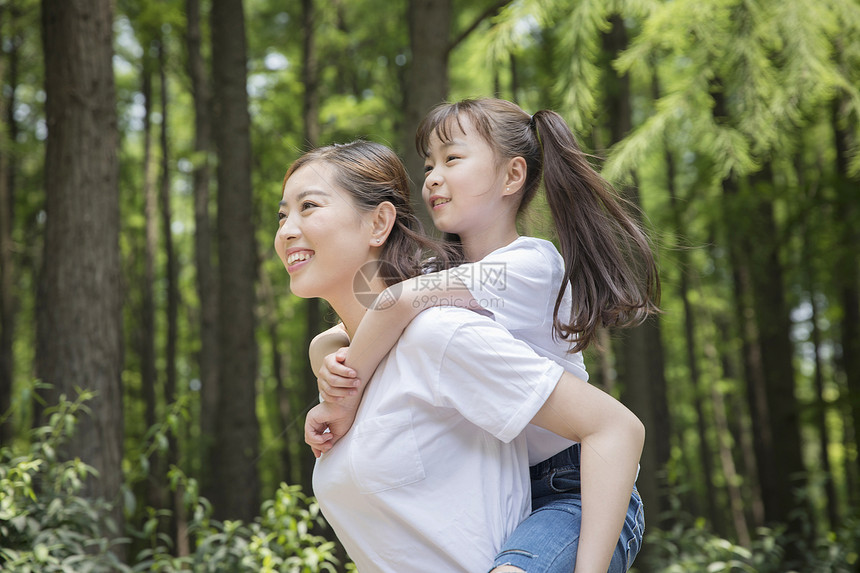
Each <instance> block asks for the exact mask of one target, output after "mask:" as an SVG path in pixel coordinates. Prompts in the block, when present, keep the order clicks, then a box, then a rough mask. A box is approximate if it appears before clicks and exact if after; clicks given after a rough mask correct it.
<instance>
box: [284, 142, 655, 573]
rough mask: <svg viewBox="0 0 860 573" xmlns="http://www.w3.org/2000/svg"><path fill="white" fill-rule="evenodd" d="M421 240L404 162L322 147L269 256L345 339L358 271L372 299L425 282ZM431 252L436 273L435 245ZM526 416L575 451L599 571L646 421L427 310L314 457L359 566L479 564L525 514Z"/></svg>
mask: <svg viewBox="0 0 860 573" xmlns="http://www.w3.org/2000/svg"><path fill="white" fill-rule="evenodd" d="M431 246H432V243H431V242H430V241H429V240H427V239H423V238H422V237H421V235H420V229H419V227H418V225H417V220H416V219H415V217H414V215H413V214H412V212H411V210H410V209H409V203H408V178H407V177H406V174H405V171H404V170H403V167H402V164H401V163H400V161H399V159H397V157H396V155H394V153H393V152H391V151H390V150H388V149H387V148H385V147H384V146H380V145H377V144H372V143H366V142H355V143H352V144H348V145H345V146H331V147H327V148H322V149H318V150H315V151H312V152H310V153H308V154H305V155H304V156H302V157H301V158H300V159H299V160H297V161H296V162H295V163H294V164H293V165H292V166H291V168H290V170H289V171H288V172H287V175H286V177H285V180H284V187H283V197H282V201H281V206H280V211H279V229H278V233H277V234H276V237H275V248H276V250H277V252H278V254H279V256H280V257H281V259H282V261H283V262H284V265H285V267H286V268H287V271H288V272H289V273H290V277H291V280H290V286H291V289H292V290H293V292H294V293H295V294H297V295H298V296H302V297H311V296H316V297H321V298H324V299H325V300H327V301H328V302H329V303H330V304H331V306H332V308H333V309H334V310H335V312H337V314H338V315H339V316H340V318H341V320H342V321H343V325H344V328H345V329H346V332H347V334H352V333H354V332H355V329H356V328H357V325H358V324H359V322H360V321H361V318H362V316H363V315H364V313H365V311H366V304H364V303H363V301H362V300H359V299H358V298H357V296H356V293H355V288H354V281H355V279H356V277H357V276H360V277H366V278H367V282H368V284H367V287H368V289H367V290H369V291H370V292H382V291H383V289H385V287H387V286H390V285H392V284H396V283H397V282H400V281H402V280H403V279H404V278H408V277H410V276H415V275H418V274H419V273H421V272H422V270H423V266H422V260H423V257H424V256H425V255H426V254H427V253H426V252H425V251H426V249H427V247H431ZM433 251H434V252H432V254H433V255H435V258H434V260H435V263H436V264H437V265H443V264H444V263H445V261H446V256H445V253H444V251H443V250H441V249H433ZM323 408H325V409H326V413H327V414H328V416H327V418H326V423H327V425H329V426H330V427H332V428H336V427H337V424H338V423H339V422H340V421H341V418H342V417H343V415H344V413H343V412H340V411H339V410H338V406H337V405H336V404H334V403H328V402H326V403H324V404H323ZM349 416H350V417H351V414H349ZM529 422H531V423H534V424H536V425H538V426H540V427H543V428H545V429H547V430H550V431H552V432H554V433H556V434H558V435H560V436H563V437H565V438H567V439H570V440H574V441H578V442H580V443H581V444H582V451H583V460H582V497H583V524H584V525H583V530H582V532H581V538H580V545H583V544H586V543H587V544H594V545H597V546H605V547H607V548H608V549H607V551H602V552H601V551H596V552H590V553H589V554H588V557H587V558H581V559H579V560H578V561H577V564H576V571H577V572H580V573H581V572H583V571H594V572H599V573H605V571H606V570H607V567H608V565H609V557H610V556H611V553H612V548H613V547H614V545H615V543H616V541H617V539H618V536H619V532H620V528H621V523H622V522H623V518H624V514H625V512H626V509H627V504H628V500H629V498H630V494H631V490H632V486H633V482H634V478H635V474H636V469H637V463H638V460H639V455H640V453H641V449H642V443H643V439H644V429H643V428H642V425H641V423H640V422H639V420H638V419H636V417H635V416H634V415H633V414H632V413H631V412H629V411H628V410H627V409H626V408H624V406H622V405H621V404H620V403H618V402H617V401H616V400H614V399H613V398H611V397H610V396H608V395H606V394H605V393H603V392H601V391H599V390H597V389H596V388H594V387H592V386H590V385H588V384H587V383H586V382H584V381H583V380H581V379H578V378H576V377H575V376H573V375H572V374H570V373H568V372H565V371H564V370H563V368H562V367H561V366H559V365H558V364H556V363H554V362H553V361H551V360H549V359H545V358H541V357H539V356H538V355H536V354H535V353H534V352H533V351H532V350H531V349H530V348H529V347H528V346H527V345H526V344H525V343H522V342H519V341H517V340H515V339H514V338H513V337H512V336H511V335H510V334H509V333H508V332H507V331H506V330H505V329H504V328H502V327H501V326H499V325H498V324H496V323H495V322H493V321H492V320H490V319H488V318H486V317H483V316H480V315H478V314H475V313H472V312H469V311H467V310H462V309H457V308H438V309H431V310H429V311H427V312H424V313H422V314H421V315H419V316H418V317H417V318H416V319H414V320H413V321H412V322H411V323H410V325H409V327H408V328H407V329H406V330H405V331H404V333H403V335H402V336H401V338H400V340H399V341H398V343H397V344H396V345H395V347H394V348H393V349H392V351H391V352H390V353H389V354H388V356H387V357H386V359H385V360H384V361H383V362H382V363H381V364H380V366H379V367H378V368H377V370H376V372H375V374H374V376H373V383H372V384H370V385H369V386H368V389H367V391H366V393H365V395H364V397H363V399H362V403H361V406H360V407H359V410H358V414H357V415H356V417H355V423H354V425H353V429H352V431H351V432H349V433H348V434H347V435H346V436H345V437H344V438H342V439H341V441H340V442H339V445H338V447H337V448H336V449H334V450H332V451H331V452H329V453H327V454H325V455H324V456H323V457H322V458H321V459H320V461H319V462H318V464H317V467H316V469H315V471H314V490H315V493H316V495H317V498H318V499H319V502H320V505H321V507H322V509H323V513H324V514H325V515H326V517H327V519H328V520H329V522H330V523H331V525H332V527H333V528H334V529H335V532H336V533H337V534H338V537H339V538H340V539H341V541H342V542H343V543H344V546H345V547H346V548H347V551H348V552H349V554H350V556H351V557H352V559H353V560H354V561H355V562H356V564H357V565H358V567H359V570H361V571H363V572H366V571H397V572H404V571H470V572H474V571H482V570H486V569H488V568H489V566H490V564H491V563H492V561H493V557H494V555H495V554H496V553H497V552H498V549H499V548H500V547H501V544H502V542H503V541H504V540H505V539H506V538H507V536H508V535H510V533H511V532H512V531H513V529H514V528H515V527H516V525H517V524H518V523H519V521H520V520H521V519H522V518H524V517H525V516H526V515H527V514H528V512H529V481H528V480H529V476H528V456H527V451H526V447H525V439H524V438H523V437H522V436H521V435H520V432H521V431H522V430H523V428H525V427H526V425H527V424H528V423H529ZM333 431H334V429H333ZM586 516H588V517H587V518H586ZM586 523H587V524H588V526H587V527H586V526H585V524H586ZM499 570H500V571H501V570H502V569H499ZM512 570H514V569H512Z"/></svg>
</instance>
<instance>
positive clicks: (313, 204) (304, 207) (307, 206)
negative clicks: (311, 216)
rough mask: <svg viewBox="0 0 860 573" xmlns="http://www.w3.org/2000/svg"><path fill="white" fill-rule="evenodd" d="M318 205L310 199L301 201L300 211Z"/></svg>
mask: <svg viewBox="0 0 860 573" xmlns="http://www.w3.org/2000/svg"><path fill="white" fill-rule="evenodd" d="M318 206H319V205H317V204H316V203H312V202H310V201H305V202H303V203H302V211H307V210H308V209H310V208H311V207H318Z"/></svg>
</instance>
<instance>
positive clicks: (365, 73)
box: [0, 0, 860, 572]
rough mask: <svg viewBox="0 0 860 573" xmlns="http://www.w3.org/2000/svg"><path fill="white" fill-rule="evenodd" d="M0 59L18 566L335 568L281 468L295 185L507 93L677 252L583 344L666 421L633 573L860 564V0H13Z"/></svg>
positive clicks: (602, 376)
mask: <svg viewBox="0 0 860 573" xmlns="http://www.w3.org/2000/svg"><path fill="white" fill-rule="evenodd" d="M0 45H2V58H0V79H2V86H3V90H2V101H0V119H2V134H0V138H2V139H0V287H2V290H0V415H2V417H0V444H2V450H0V452H2V455H0V563H3V562H4V561H5V562H6V564H7V565H8V566H10V567H11V568H12V569H14V570H21V571H28V570H32V571H48V570H63V569H62V568H61V567H63V566H66V567H69V569H67V570H84V569H81V568H80V567H82V565H81V564H83V563H89V564H90V565H89V567H92V569H91V570H100V569H99V567H102V568H103V569H101V570H118V569H123V570H130V568H135V570H148V569H151V570H161V571H168V570H179V569H181V568H183V567H186V568H187V567H194V568H195V570H207V571H208V570H212V571H215V570H255V571H262V570H271V571H276V570H283V571H316V570H341V569H343V568H344V567H346V565H344V563H345V561H346V558H345V556H344V555H343V553H342V551H341V550H340V549H339V548H338V546H337V545H336V543H330V542H326V541H324V538H325V537H328V538H329V539H333V536H332V535H331V533H330V532H329V531H328V530H327V529H326V528H325V526H324V525H323V524H322V523H321V521H320V518H319V516H318V514H317V508H316V505H315V504H314V503H313V500H312V499H308V498H306V497H304V496H303V495H302V494H301V493H300V492H299V490H298V488H297V487H287V486H285V485H284V484H294V486H300V488H301V490H302V491H304V492H305V493H306V494H308V495H309V494H310V493H311V487H310V473H311V469H312V465H313V457H312V456H311V454H310V450H309V449H308V448H307V447H306V446H305V445H304V443H303V441H302V423H303V420H304V412H305V411H306V410H307V409H308V407H309V406H310V405H312V404H313V403H314V402H315V400H316V389H315V388H316V386H315V380H314V375H313V373H312V372H311V371H310V369H309V366H308V363H307V352H306V350H307V345H308V341H309V339H310V338H311V337H312V336H313V335H314V334H315V333H317V332H319V331H320V330H322V329H324V328H326V327H327V325H329V324H331V323H332V322H333V321H335V320H336V317H334V316H333V315H332V313H331V310H330V309H328V308H327V307H325V306H324V305H323V304H321V303H320V302H318V301H314V300H301V299H298V298H297V297H294V296H292V295H291V294H290V293H289V281H288V276H287V274H286V272H285V271H284V269H283V266H282V264H281V263H280V261H279V260H278V259H277V257H276V256H275V254H274V251H273V248H272V239H273V236H274V233H275V230H276V226H277V219H276V212H277V204H278V201H279V199H280V189H281V183H282V178H283V175H284V173H285V172H286V169H287V168H288V167H289V165H290V163H291V161H292V160H293V159H295V158H296V157H297V156H298V155H299V154H300V153H301V152H302V151H303V150H306V149H308V148H309V147H311V146H315V145H320V144H327V143H330V142H345V141H349V140H352V139H355V138H359V137H360V138H366V139H370V140H374V141H379V142H382V143H385V144H388V145H390V146H392V147H393V148H395V149H396V150H397V151H398V153H399V154H400V155H401V157H403V159H404V160H405V161H406V163H407V166H408V167H409V169H410V174H411V176H412V178H413V180H414V181H419V182H420V181H421V178H422V177H421V162H420V159H419V158H418V156H417V154H416V153H415V151H414V144H413V135H414V132H415V128H416V126H417V123H418V121H419V120H420V118H421V117H422V116H423V114H424V113H425V112H426V110H427V109H429V107H430V106H432V105H434V104H436V103H438V102H441V101H443V100H446V99H459V98H462V97H474V96H493V95H495V96H499V97H502V98H506V99H510V100H513V101H516V102H517V103H519V104H520V105H521V106H523V108H524V109H526V110H527V111H529V112H534V111H536V110H538V109H543V108H550V109H554V110H556V111H558V112H560V113H561V114H562V115H563V116H564V117H565V118H566V119H567V120H568V122H569V123H570V125H571V126H572V127H573V128H574V130H575V131H576V132H577V134H578V136H579V138H580V140H581V142H582V144H583V146H584V148H585V149H586V150H587V151H589V152H591V153H593V154H594V156H595V164H596V166H597V167H598V168H599V169H601V170H602V172H603V173H604V175H605V176H606V177H608V178H609V179H610V180H611V181H613V182H614V183H616V184H617V186H618V188H619V189H620V190H621V192H622V193H624V194H625V195H626V196H627V197H628V198H629V199H630V200H631V201H633V202H634V203H636V204H638V205H639V206H640V207H641V209H642V213H643V216H644V218H645V219H644V220H645V223H646V225H647V226H648V228H649V229H650V230H651V233H652V234H653V236H654V238H655V244H656V246H657V249H658V253H659V259H660V267H661V278H662V281H663V308H664V310H665V312H664V313H663V314H662V315H660V316H659V317H657V318H655V319H653V320H651V321H649V322H647V323H645V324H643V325H642V326H640V327H638V328H636V329H633V330H630V331H627V332H612V331H608V332H604V333H602V340H603V343H604V344H603V350H602V351H596V350H590V351H589V353H588V355H587V357H586V363H587V366H588V369H589V371H590V372H591V375H592V379H591V380H592V382H593V383H594V384H597V385H599V386H601V387H603V388H605V389H606V390H607V391H609V392H611V393H613V394H614V395H616V396H618V397H619V398H620V399H621V400H622V401H623V402H624V403H625V404H627V405H628V406H629V407H630V408H631V409H633V410H634V411H635V412H636V413H637V414H638V415H639V417H640V418H641V419H642V420H643V421H644V422H645V424H646V427H647V431H648V438H647V443H646V449H645V453H644V455H643V459H642V470H641V474H640V478H639V488H640V491H641V492H642V494H643V497H644V499H645V502H646V507H647V520H648V531H647V533H646V537H645V549H644V551H643V554H642V555H641V556H640V558H639V559H638V560H637V562H636V565H635V568H636V569H637V570H639V571H774V572H776V571H789V570H797V571H856V570H857V567H858V554H857V547H858V545H859V544H858V540H860V520H858V517H860V512H858V509H860V456H858V447H857V442H858V430H860V302H858V301H860V263H858V252H860V122H858V112H860V89H858V88H860V3H858V2H857V1H856V0H788V1H786V0H696V1H692V0H674V1H658V0H609V1H605V0H518V1H498V0H483V1H482V0H469V1H466V0H385V1H384V2H383V1H380V0H348V1H347V0H333V1H328V2H322V1H319V0H244V1H243V0H211V1H207V0H150V1H144V0H115V1H111V0H42V1H41V2H39V1H37V0H3V1H2V2H0ZM419 210H420V212H421V213H424V212H425V211H424V209H423V207H421V206H419ZM426 220H427V219H426V214H425V221H426ZM522 229H523V232H525V233H529V234H535V235H537V236H542V237H546V238H549V239H552V238H553V237H552V232H551V229H550V224H549V216H548V213H547V211H546V207H545V205H544V204H543V203H542V202H541V200H538V201H536V205H535V206H534V207H533V208H532V209H531V212H530V213H529V215H528V216H527V217H526V218H524V220H523V221H522ZM264 500H266V501H264ZM338 563H339V565H338ZM16 567H17V568H16ZM52 567H55V569H52ZM219 567H221V568H220V569H219Z"/></svg>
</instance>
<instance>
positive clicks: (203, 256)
mask: <svg viewBox="0 0 860 573" xmlns="http://www.w3.org/2000/svg"><path fill="white" fill-rule="evenodd" d="M185 13H186V16H187V38H186V40H187V46H188V75H189V77H190V78H191V92H192V95H193V97H194V158H195V159H194V172H193V175H192V178H193V189H194V190H193V195H194V262H195V265H194V266H195V269H196V277H197V280H196V286H197V299H198V300H199V304H200V310H199V313H200V316H199V320H200V322H199V329H200V351H199V353H198V355H197V363H198V365H199V368H200V434H201V444H200V448H199V450H200V451H201V452H208V451H210V449H211V448H212V447H214V443H213V437H214V436H215V421H216V415H217V408H218V369H217V362H218V360H217V356H218V354H217V348H218V329H217V326H218V324H217V323H218V295H217V286H218V285H217V283H216V282H215V277H214V269H213V265H212V222H211V217H210V215H209V181H210V178H211V167H210V160H209V156H210V154H211V152H212V146H213V143H212V127H211V124H212V120H211V117H210V116H211V114H210V112H209V107H210V104H211V99H212V97H211V94H210V89H209V78H208V74H207V73H206V63H205V62H204V60H203V54H202V52H201V36H202V33H201V30H200V2H199V0H186V1H185ZM198 463H199V467H200V469H201V470H202V471H201V473H200V475H199V478H200V481H201V483H202V486H203V490H204V491H207V492H208V491H209V485H210V480H209V475H210V474H209V471H208V470H209V468H208V457H207V456H206V455H203V456H201V459H200V460H199V462H198Z"/></svg>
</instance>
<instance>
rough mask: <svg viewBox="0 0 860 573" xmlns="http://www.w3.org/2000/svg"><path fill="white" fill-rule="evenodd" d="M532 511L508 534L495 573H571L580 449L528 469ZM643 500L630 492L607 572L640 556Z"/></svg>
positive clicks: (620, 570)
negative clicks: (530, 482)
mask: <svg viewBox="0 0 860 573" xmlns="http://www.w3.org/2000/svg"><path fill="white" fill-rule="evenodd" d="M531 472H532V508H533V511H532V513H531V515H529V516H528V517H527V518H526V519H525V520H524V521H523V522H522V523H521V524H520V525H519V526H518V527H517V528H516V530H514V532H513V533H512V534H511V536H510V538H508V540H507V541H506V542H505V545H504V546H503V547H502V550H501V552H500V553H499V554H498V556H497V557H496V560H495V562H494V567H495V568H494V569H493V572H494V573H503V572H508V571H518V570H520V571H525V572H527V573H571V572H572V571H573V568H574V565H575V563H576V551H577V548H578V545H579V530H580V523H581V520H582V499H581V495H580V484H579V445H578V444H577V445H575V446H573V447H572V448H570V449H568V450H566V451H564V452H562V453H560V454H557V455H556V456H553V457H552V458H550V459H549V460H545V461H543V462H541V463H540V464H538V465H536V466H533V467H532V468H531ZM644 525H645V524H644V513H643V509H642V500H641V498H640V497H639V493H638V492H637V491H635V490H634V491H633V495H632V496H631V498H630V505H629V507H628V510H627V517H626V519H625V523H624V527H623V529H622V532H621V537H620V538H619V541H618V545H617V546H616V549H615V553H614V554H613V556H612V563H611V566H610V568H609V573H624V572H625V571H627V569H628V568H629V567H630V565H631V564H632V563H633V558H634V557H635V556H636V554H637V553H638V552H639V547H640V546H641V542H642V534H643V531H644Z"/></svg>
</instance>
